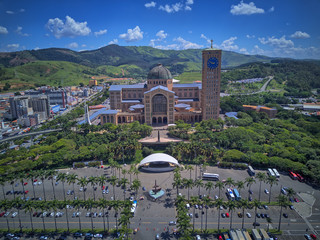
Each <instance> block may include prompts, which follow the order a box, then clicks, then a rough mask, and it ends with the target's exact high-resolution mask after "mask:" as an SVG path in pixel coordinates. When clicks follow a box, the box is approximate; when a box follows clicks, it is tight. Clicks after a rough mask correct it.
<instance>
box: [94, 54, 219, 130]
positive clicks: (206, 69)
mask: <svg viewBox="0 0 320 240" xmlns="http://www.w3.org/2000/svg"><path fill="white" fill-rule="evenodd" d="M220 73H221V50H217V49H212V48H211V49H206V50H203V52H202V81H201V82H199V83H196V82H195V83H188V84H177V83H174V79H173V77H172V75H171V73H170V71H169V70H168V69H167V68H165V67H164V66H163V65H161V64H159V65H158V66H156V67H154V68H153V69H151V71H150V72H149V74H148V77H147V81H146V82H145V83H144V84H135V85H111V87H110V89H109V92H110V110H106V111H105V112H104V113H102V114H101V115H100V120H101V124H105V123H107V122H110V123H114V124H122V123H130V122H134V121H139V122H140V123H146V124H148V125H157V124H173V123H174V122H175V121H177V120H183V121H184V122H187V123H194V122H200V121H201V120H202V119H217V118H218V116H219V110H220V78H221V75H220Z"/></svg>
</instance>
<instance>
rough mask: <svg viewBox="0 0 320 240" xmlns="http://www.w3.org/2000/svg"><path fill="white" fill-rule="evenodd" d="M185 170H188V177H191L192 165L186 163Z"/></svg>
mask: <svg viewBox="0 0 320 240" xmlns="http://www.w3.org/2000/svg"><path fill="white" fill-rule="evenodd" d="M186 170H189V171H190V179H191V171H192V170H193V166H192V165H187V167H186Z"/></svg>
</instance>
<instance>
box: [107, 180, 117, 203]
mask: <svg viewBox="0 0 320 240" xmlns="http://www.w3.org/2000/svg"><path fill="white" fill-rule="evenodd" d="M117 180H118V179H117V177H116V176H111V178H109V180H108V181H109V183H110V184H111V185H112V187H113V200H116V195H115V191H114V187H115V186H116V184H117Z"/></svg>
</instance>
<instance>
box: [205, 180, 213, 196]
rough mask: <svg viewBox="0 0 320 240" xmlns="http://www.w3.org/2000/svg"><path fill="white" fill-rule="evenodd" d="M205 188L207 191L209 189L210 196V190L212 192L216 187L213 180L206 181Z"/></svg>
mask: <svg viewBox="0 0 320 240" xmlns="http://www.w3.org/2000/svg"><path fill="white" fill-rule="evenodd" d="M205 188H206V190H207V191H209V194H208V196H210V192H211V190H212V189H213V188H214V184H213V182H210V181H209V182H206V184H205Z"/></svg>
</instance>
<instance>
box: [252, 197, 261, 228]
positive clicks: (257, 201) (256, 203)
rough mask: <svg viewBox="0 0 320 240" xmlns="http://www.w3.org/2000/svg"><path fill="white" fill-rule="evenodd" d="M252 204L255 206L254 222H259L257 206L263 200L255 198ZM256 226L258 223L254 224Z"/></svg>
mask: <svg viewBox="0 0 320 240" xmlns="http://www.w3.org/2000/svg"><path fill="white" fill-rule="evenodd" d="M250 204H252V206H254V222H257V207H259V206H260V205H261V202H260V201H259V200H257V199H254V200H253V201H252V202H251V203H250ZM254 228H256V224H254Z"/></svg>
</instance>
